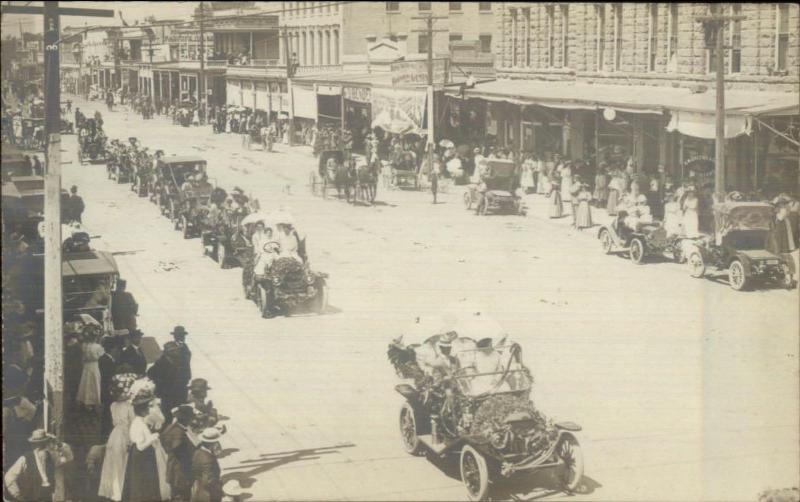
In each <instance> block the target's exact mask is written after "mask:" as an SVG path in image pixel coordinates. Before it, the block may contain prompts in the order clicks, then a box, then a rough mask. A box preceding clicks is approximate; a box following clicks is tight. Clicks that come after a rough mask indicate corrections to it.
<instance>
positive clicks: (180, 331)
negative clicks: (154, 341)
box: [170, 325, 189, 336]
mask: <svg viewBox="0 0 800 502" xmlns="http://www.w3.org/2000/svg"><path fill="white" fill-rule="evenodd" d="M170 334H171V335H173V336H186V335H188V334H189V332H188V331H186V328H184V327H183V326H181V325H178V326H175V327H174V328H172V331H171V332H170Z"/></svg>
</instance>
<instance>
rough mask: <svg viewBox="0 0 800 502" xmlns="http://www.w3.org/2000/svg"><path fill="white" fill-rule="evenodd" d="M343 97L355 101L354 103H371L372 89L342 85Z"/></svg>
mask: <svg viewBox="0 0 800 502" xmlns="http://www.w3.org/2000/svg"><path fill="white" fill-rule="evenodd" d="M342 96H343V97H344V99H349V100H350V101H355V102H356V103H364V104H367V105H368V104H370V103H372V89H370V88H369V87H344V88H342Z"/></svg>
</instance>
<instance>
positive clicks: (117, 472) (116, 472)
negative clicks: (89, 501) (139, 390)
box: [97, 373, 136, 502]
mask: <svg viewBox="0 0 800 502" xmlns="http://www.w3.org/2000/svg"><path fill="white" fill-rule="evenodd" d="M135 378H136V375H134V374H132V373H128V374H122V375H116V376H115V377H114V382H113V385H114V387H113V391H112V392H114V394H115V399H116V400H115V401H114V402H113V403H111V421H112V423H113V424H114V430H112V431H111V435H110V436H109V437H108V442H106V453H105V456H104V457H103V469H102V471H101V474H100V488H99V489H98V491H97V494H98V495H99V496H101V497H104V498H107V499H109V500H113V501H115V502H119V501H121V500H122V488H123V483H124V482H125V466H126V464H127V462H128V447H129V446H130V439H129V432H130V426H131V422H132V421H133V417H134V416H135V415H134V413H133V406H132V405H131V402H130V396H129V395H128V390H127V388H126V387H127V383H128V382H129V381H130V382H132V380H133V379H135Z"/></svg>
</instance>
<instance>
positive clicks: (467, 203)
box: [464, 192, 472, 209]
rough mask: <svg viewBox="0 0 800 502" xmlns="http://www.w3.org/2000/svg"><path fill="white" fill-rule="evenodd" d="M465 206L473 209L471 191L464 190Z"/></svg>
mask: <svg viewBox="0 0 800 502" xmlns="http://www.w3.org/2000/svg"><path fill="white" fill-rule="evenodd" d="M464 207H466V208H467V209H472V196H471V195H470V194H469V192H464Z"/></svg>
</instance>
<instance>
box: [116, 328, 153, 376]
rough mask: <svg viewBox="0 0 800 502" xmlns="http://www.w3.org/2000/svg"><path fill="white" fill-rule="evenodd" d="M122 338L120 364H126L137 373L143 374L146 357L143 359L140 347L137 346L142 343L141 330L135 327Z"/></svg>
mask: <svg viewBox="0 0 800 502" xmlns="http://www.w3.org/2000/svg"><path fill="white" fill-rule="evenodd" d="M124 340H125V348H124V349H122V355H121V356H120V361H119V363H120V365H122V364H127V365H128V366H130V367H131V369H133V372H134V373H136V374H137V375H144V373H145V370H146V369H147V359H145V357H144V354H143V353H142V349H141V347H139V345H140V344H141V343H142V332H141V331H139V330H138V329H135V330H133V331H132V332H130V334H129V335H128V336H127V337H126V338H125V339H124Z"/></svg>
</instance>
